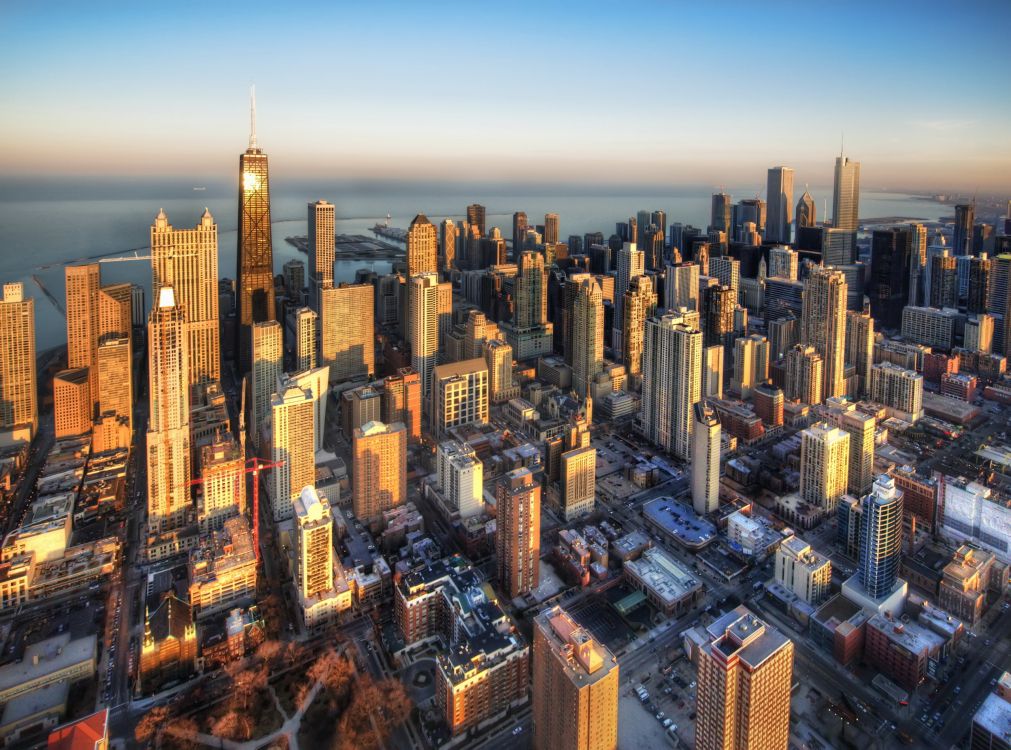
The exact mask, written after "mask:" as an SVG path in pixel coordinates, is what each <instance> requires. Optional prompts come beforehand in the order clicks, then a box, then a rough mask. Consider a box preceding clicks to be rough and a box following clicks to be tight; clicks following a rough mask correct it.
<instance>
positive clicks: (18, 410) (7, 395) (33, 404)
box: [0, 282, 39, 442]
mask: <svg viewBox="0 0 1011 750" xmlns="http://www.w3.org/2000/svg"><path fill="white" fill-rule="evenodd" d="M36 368H37V364H36V361H35V300H33V299H32V298H31V297H29V298H27V299H26V298H25V296H24V285H23V284H21V283H20V282H18V283H13V284H4V286H3V298H2V299H0V431H2V432H4V433H10V432H13V431H14V428H19V429H21V428H27V434H26V436H25V441H26V442H27V441H30V440H31V439H32V438H34V437H35V434H36V433H37V432H38V430H39V406H38V393H37V391H36Z"/></svg>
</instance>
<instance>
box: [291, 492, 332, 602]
mask: <svg viewBox="0 0 1011 750" xmlns="http://www.w3.org/2000/svg"><path fill="white" fill-rule="evenodd" d="M294 516H295V524H296V525H295V540H294V541H295V585H296V586H297V587H298V593H299V594H300V595H301V596H302V598H303V599H309V598H311V597H313V596H316V595H317V594H322V593H325V592H328V591H330V590H331V589H332V588H333V579H334V576H333V568H334V559H333V515H332V514H331V512H330V503H328V502H327V500H326V498H321V497H320V496H319V493H318V492H316V488H315V487H313V486H312V485H308V486H307V487H305V488H303V490H302V492H300V493H299V496H298V497H297V498H295V502H294Z"/></svg>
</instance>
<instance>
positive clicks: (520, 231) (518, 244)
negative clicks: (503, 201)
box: [513, 211, 528, 259]
mask: <svg viewBox="0 0 1011 750" xmlns="http://www.w3.org/2000/svg"><path fill="white" fill-rule="evenodd" d="M527 227H528V225H527V214H526V212H525V211H517V212H516V213H514V214H513V258H514V259H515V258H518V257H520V253H521V252H523V251H524V250H525V249H526V248H525V247H524V244H525V242H526V239H527Z"/></svg>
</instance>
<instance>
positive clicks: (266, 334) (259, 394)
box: [249, 320, 284, 447]
mask: <svg viewBox="0 0 1011 750" xmlns="http://www.w3.org/2000/svg"><path fill="white" fill-rule="evenodd" d="M251 336H252V344H251V345H252V349H253V354H252V376H251V378H250V385H251V390H252V405H251V408H252V412H251V414H250V417H251V419H250V425H249V437H250V439H251V440H252V442H253V445H254V446H256V447H259V446H260V436H261V434H262V432H263V430H264V429H265V428H266V426H267V420H268V417H269V415H270V397H271V396H272V395H273V394H274V389H275V388H276V386H277V378H278V376H279V375H280V374H281V373H282V372H283V370H284V343H283V329H282V328H281V324H280V323H278V322H277V321H276V320H269V321H264V322H261V323H254V324H253V326H252V328H251Z"/></svg>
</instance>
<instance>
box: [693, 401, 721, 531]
mask: <svg viewBox="0 0 1011 750" xmlns="http://www.w3.org/2000/svg"><path fill="white" fill-rule="evenodd" d="M692 416H693V419H694V420H695V425H694V431H695V434H694V435H693V436H692V462H691V463H692V470H691V475H692V507H694V508H695V512H696V513H698V514H699V515H700V516H704V515H707V514H709V513H712V512H713V511H715V510H716V509H717V508H718V507H719V505H720V420H719V418H718V417H717V416H716V411H715V409H713V408H712V407H710V406H708V405H706V404H705V403H703V402H701V401H700V402H699V403H697V404H695V406H694V408H693V410H692Z"/></svg>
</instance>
